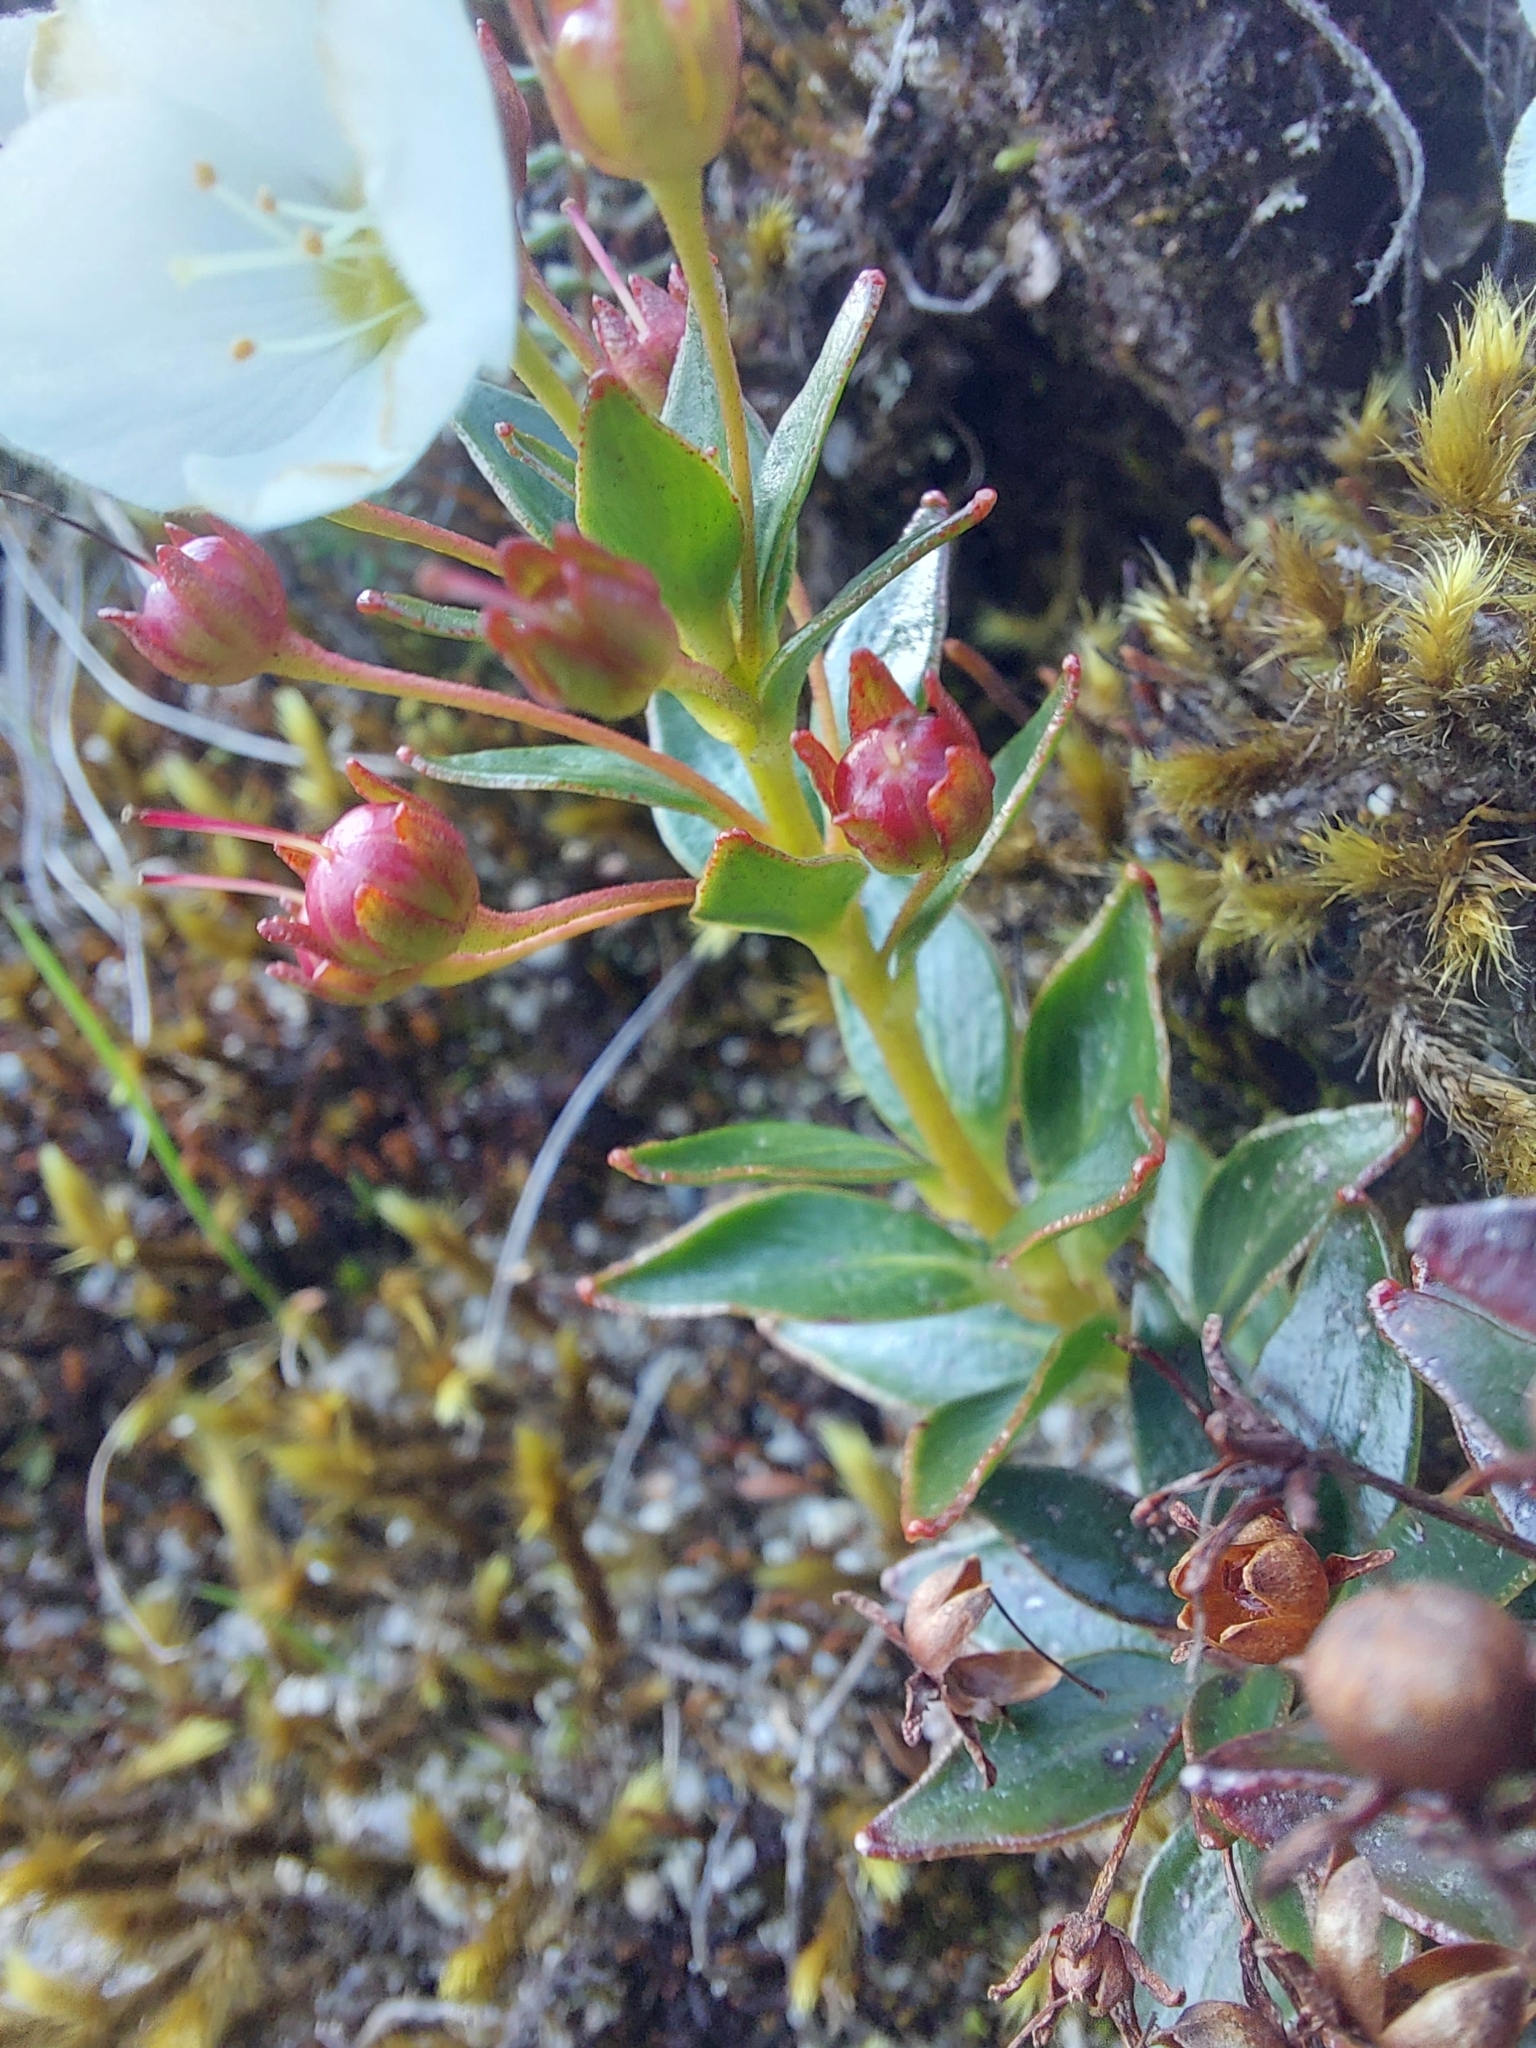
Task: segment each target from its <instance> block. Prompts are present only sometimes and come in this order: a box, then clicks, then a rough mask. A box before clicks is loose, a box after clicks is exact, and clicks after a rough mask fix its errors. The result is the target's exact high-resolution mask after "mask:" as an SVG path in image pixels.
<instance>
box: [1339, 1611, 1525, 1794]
mask: <svg viewBox="0 0 1536 2048" xmlns="http://www.w3.org/2000/svg"><path fill="white" fill-rule="evenodd" d="M1302 1680H1303V1683H1304V1685H1305V1687H1306V1692H1307V1698H1308V1701H1309V1702H1310V1704H1311V1707H1312V1711H1313V1713H1314V1714H1315V1715H1316V1716H1317V1718H1318V1720H1319V1722H1320V1723H1321V1724H1322V1727H1323V1730H1324V1732H1325V1734H1326V1735H1327V1736H1328V1739H1329V1741H1330V1742H1331V1743H1332V1744H1333V1746H1334V1748H1335V1749H1336V1750H1337V1751H1338V1754H1339V1756H1340V1758H1341V1759H1342V1760H1343V1762H1344V1763H1346V1764H1347V1765H1348V1766H1349V1768H1350V1769H1351V1770H1353V1771H1358V1772H1359V1773H1360V1774H1361V1776H1362V1777H1371V1778H1379V1779H1381V1780H1383V1781H1384V1782H1385V1783H1386V1784H1388V1785H1392V1786H1398V1787H1401V1788H1402V1789H1404V1790H1410V1791H1424V1792H1448V1793H1450V1794H1452V1795H1453V1796H1454V1797H1456V1798H1458V1799H1472V1798H1475V1797H1476V1796H1477V1795H1478V1794H1479V1793H1480V1792H1482V1791H1483V1790H1484V1789H1485V1788H1486V1787H1487V1786H1488V1785H1489V1784H1491V1783H1492V1781H1493V1780H1494V1779H1495V1778H1498V1777H1500V1776H1502V1775H1503V1774H1504V1773H1505V1772H1506V1771H1512V1770H1516V1769H1519V1768H1520V1767H1521V1766H1522V1765H1525V1764H1528V1763H1529V1762H1531V1761H1532V1759H1533V1756H1536V1685H1533V1683H1532V1678H1531V1672H1530V1668H1529V1660H1528V1655H1527V1646H1526V1639H1525V1635H1524V1632H1523V1631H1522V1629H1521V1628H1520V1627H1519V1625H1518V1623H1516V1622H1515V1621H1513V1620H1511V1618H1510V1617H1509V1615H1507V1614H1506V1613H1505V1612H1504V1611H1503V1609H1502V1608H1500V1607H1495V1606H1494V1604H1493V1603H1492V1601H1490V1600H1483V1599H1480V1598H1479V1597H1478V1596H1477V1595H1476V1594H1475V1593H1468V1592H1465V1591H1463V1590H1462V1588H1461V1587H1459V1586H1447V1585H1440V1584H1437V1583H1434V1582H1430V1581H1425V1582H1424V1583H1422V1584H1419V1585H1405V1586H1387V1587H1381V1588H1379V1589H1378V1590H1376V1591H1375V1592H1370V1593H1363V1594H1361V1595H1360V1597H1359V1598H1358V1599H1356V1600H1351V1601H1348V1602H1347V1603H1346V1604H1345V1605H1344V1606H1342V1607H1339V1608H1337V1609H1335V1611H1334V1612H1333V1613H1332V1614H1331V1615H1329V1617H1328V1619H1327V1620H1326V1621H1325V1622H1324V1623H1323V1626H1322V1627H1321V1628H1320V1629H1319V1630H1318V1632H1317V1634H1316V1635H1315V1636H1314V1637H1313V1638H1312V1641H1311V1643H1310V1644H1309V1645H1308V1648H1307V1652H1306V1656H1305V1658H1304V1659H1303V1662H1302Z"/></svg>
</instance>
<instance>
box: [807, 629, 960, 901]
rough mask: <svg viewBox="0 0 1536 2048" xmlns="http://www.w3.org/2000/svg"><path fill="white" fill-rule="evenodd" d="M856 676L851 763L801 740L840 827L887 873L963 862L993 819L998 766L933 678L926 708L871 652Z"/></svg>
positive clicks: (860, 657) (857, 658) (926, 687)
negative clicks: (919, 705) (922, 708)
mask: <svg viewBox="0 0 1536 2048" xmlns="http://www.w3.org/2000/svg"><path fill="white" fill-rule="evenodd" d="M851 670H852V677H851V681H850V684H849V689H848V731H849V734H850V738H849V742H848V750H847V752H846V753H845V754H844V755H843V758H842V759H841V760H840V761H834V760H833V759H832V756H831V755H830V754H829V753H828V752H827V750H826V748H825V747H824V746H822V744H821V743H820V741H819V740H817V739H815V738H813V737H812V735H811V734H810V733H807V732H798V733H796V734H795V737H794V748H795V752H796V753H797V754H798V755H799V757H800V759H801V761H802V762H803V763H804V764H805V766H806V768H807V769H808V770H809V772H810V775H811V778H812V780H813V781H814V782H815V784H816V788H817V791H818V793H819V794H820V796H821V799H822V802H823V803H825V805H826V806H827V809H828V810H829V811H830V812H831V814H832V822H833V824H834V825H836V826H837V828H838V829H839V831H840V832H841V833H842V834H843V837H844V838H845V839H846V840H847V841H848V844H849V845H850V846H852V847H855V848H856V849H857V850H858V851H859V852H860V853H862V854H863V856H864V858H865V859H866V860H867V861H868V862H869V864H870V866H871V867H873V868H878V869H879V870H880V872H881V873H882V874H886V875H915V874H918V873H920V872H921V871H922V870H923V869H925V868H938V867H944V866H946V865H947V864H948V863H949V862H950V861H955V860H963V859H964V858H965V856H966V854H968V853H970V852H971V851H972V850H973V848H974V847H975V846H976V845H977V844H978V842H979V841H980V839H981V837H982V834H983V833H984V832H985V831H986V829H987V827H988V825H989V824H991V822H992V789H993V775H992V766H991V763H990V762H989V761H988V760H987V757H986V755H985V754H984V753H983V752H982V751H981V746H980V743H979V742H978V740H977V738H976V735H975V733H974V732H973V731H972V729H971V724H970V721H969V719H967V718H966V716H965V714H964V712H963V711H962V710H961V709H960V707H959V705H958V704H956V703H955V702H954V700H953V699H952V698H951V697H950V696H949V695H948V693H947V692H946V691H945V689H944V687H943V685H942V684H941V683H940V681H939V679H938V677H937V675H935V674H933V673H931V672H930V674H929V675H928V676H926V677H925V678H924V681H923V693H924V695H925V697H926V698H927V700H928V710H927V711H926V712H922V711H919V710H918V709H917V708H916V706H915V705H913V704H912V703H910V702H909V701H908V699H907V696H906V694H905V692H904V691H903V690H902V688H901V685H900V684H899V683H898V682H897V681H896V679H895V677H894V676H893V675H892V674H891V672H890V670H889V669H888V668H887V667H886V665H885V663H884V662H883V661H881V660H880V658H879V656H878V655H875V654H872V653H871V652H870V651H869V649H868V648H866V647H861V648H859V649H858V650H857V651H856V652H855V653H854V656H853V659H852V663H851Z"/></svg>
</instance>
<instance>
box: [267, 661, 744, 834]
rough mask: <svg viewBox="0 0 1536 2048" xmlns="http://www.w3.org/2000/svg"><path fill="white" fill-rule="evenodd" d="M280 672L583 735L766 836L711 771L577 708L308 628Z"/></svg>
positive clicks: (275, 668) (277, 666)
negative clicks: (448, 675)
mask: <svg viewBox="0 0 1536 2048" xmlns="http://www.w3.org/2000/svg"><path fill="white" fill-rule="evenodd" d="M270 672H271V673H272V674H273V675H275V676H286V677H288V678H289V680H290V681H293V682H298V683H340V684H341V685H342V686H343V687H344V688H346V689H349V690H366V691H368V692H369V694H370V695H372V696H375V697H398V698H401V699H403V700H404V701H406V702H409V703H416V704H444V705H446V706H447V707H448V708H449V709H450V710H452V711H473V712H476V713H478V714H479V715H480V716H481V717H482V718H504V719H506V720H507V721H508V723H509V724H512V725H528V726H532V727H533V729H534V730H535V731H536V732H553V733H558V734H559V735H560V736H561V738H562V739H568V740H579V741H581V742H582V744H583V745H585V746H589V747H599V748H601V749H602V750H603V751H604V752H605V753H609V754H622V755H623V756H624V758H625V760H626V761H633V762H634V763H635V764H636V766H637V767H641V768H649V769H650V770H652V772H653V773H655V774H657V775H665V776H666V777H667V778H668V780H669V781H672V782H675V783H676V784H677V786H678V788H679V789H686V790H688V791H689V792H690V793H691V794H692V795H693V796H696V797H699V798H701V799H702V800H703V801H704V802H705V803H707V804H708V805H709V807H710V809H711V810H712V811H714V812H715V814H716V815H717V816H718V817H721V818H724V819H726V820H728V822H729V823H730V824H732V825H733V826H735V827H736V828H737V830H739V831H742V832H750V833H751V834H752V836H753V838H754V839H761V838H762V836H763V821H762V819H761V818H755V817H754V816H753V815H752V813H751V812H750V811H749V810H748V809H747V808H746V807H745V805H743V804H739V803H737V801H736V799H735V798H734V797H732V796H728V795H727V794H726V792H725V791H724V790H723V789H717V788H716V787H715V785H714V783H712V782H711V781H710V780H709V778H708V777H707V776H704V775H701V774H700V773H699V772H698V770H697V769H696V768H690V767H689V766H688V765H687V763H686V762H683V761H674V760H673V758H672V756H671V755H670V754H661V753H658V752H657V751H656V749H655V748H654V747H648V746H646V745H645V744H644V742H643V741H641V740H632V739H631V738H630V737H629V735H628V734H627V733H622V732H613V731H611V730H610V728H609V727H608V726H606V725H598V724H597V723H596V722H595V721H594V720H593V719H590V718H578V717H577V716H576V714H575V713H574V712H572V711H552V710H550V709H549V707H548V706H547V705H543V704H530V703H528V702H527V701H526V700H525V699H524V698H522V697H508V696H504V695H503V694H502V692H501V691H500V690H483V689H481V688H480V687H479V686H478V685H477V684H475V683H451V682H447V681H445V680H444V679H443V678H442V677H439V676H423V675H416V674H414V673H413V672H412V671H411V670H409V669H399V668H380V667H378V666H377V665H376V664H375V663H373V662H371V661H354V660H352V659H351V657H350V656H349V655H345V654H332V653H331V651H330V650H329V648H325V647H317V646H316V644H315V643H314V641H313V640H306V639H305V638H304V636H303V634H302V633H294V632H290V633H288V635H287V636H286V637H285V639H284V641H283V645H282V650H281V652H280V653H279V655H278V657H277V659H276V661H274V662H272V663H271V664H270Z"/></svg>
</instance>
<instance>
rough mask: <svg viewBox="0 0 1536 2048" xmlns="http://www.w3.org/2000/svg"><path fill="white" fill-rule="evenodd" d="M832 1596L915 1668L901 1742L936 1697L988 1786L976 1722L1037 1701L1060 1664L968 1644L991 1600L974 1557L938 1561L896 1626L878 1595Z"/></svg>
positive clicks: (918, 1734)
mask: <svg viewBox="0 0 1536 2048" xmlns="http://www.w3.org/2000/svg"><path fill="white" fill-rule="evenodd" d="M836 1598H837V1600H838V1601H839V1603H840V1604H841V1605H842V1606H844V1607H851V1608H853V1609H854V1611H855V1612H856V1613H858V1614H862V1615H863V1617H864V1619H865V1620H866V1621H870V1622H873V1623H874V1625H875V1627H876V1628H878V1629H883V1630H884V1631H885V1634H886V1637H887V1638H888V1640H889V1641H890V1642H892V1643H894V1644H895V1645H896V1648H897V1649H898V1650H901V1651H903V1652H904V1653H905V1654H906V1655H907V1656H908V1657H910V1658H911V1660H912V1662H913V1664H914V1665H915V1666H916V1669H915V1670H914V1671H913V1673H912V1675H911V1677H910V1678H909V1679H908V1680H907V1711H906V1713H905V1715H904V1716H903V1719H902V1724H901V1733H902V1740H903V1741H904V1742H906V1743H907V1744H908V1745H909V1746H914V1747H915V1745H916V1744H917V1743H918V1742H920V1741H921V1740H922V1734H923V1716H924V1714H925V1713H926V1712H927V1711H928V1708H929V1707H930V1706H931V1705H932V1703H933V1702H934V1701H935V1700H939V1701H941V1702H942V1703H943V1704H944V1706H945V1707H947V1708H948V1710H949V1714H950V1718H951V1719H952V1720H953V1722H954V1724H955V1726H956V1728H957V1729H958V1730H959V1731H960V1739H961V1741H962V1742H963V1743H964V1744H965V1746H966V1749H967V1751H968V1752H969V1753H970V1757H971V1761H972V1762H973V1763H974V1764H975V1766H976V1768H977V1770H978V1771H979V1772H980V1773H981V1776H982V1779H983V1781H984V1782H985V1783H986V1784H987V1785H988V1786H991V1785H994V1784H995V1783H996V1782H997V1771H996V1769H995V1767H994V1765H993V1763H992V1760H991V1759H990V1757H988V1755H987V1753H986V1751H985V1750H984V1749H983V1748H982V1746H981V1740H980V1737H979V1736H978V1734H977V1732H976V1730H977V1724H978V1723H983V1722H987V1721H995V1720H997V1719H998V1717H999V1716H1000V1714H1001V1713H1002V1710H1003V1708H1004V1707H1011V1706H1015V1705H1018V1704H1019V1703H1020V1702H1022V1701H1024V1700H1033V1699H1038V1698H1039V1697H1040V1695H1041V1694H1042V1693H1047V1692H1049V1691H1050V1690H1051V1688H1052V1686H1054V1685H1055V1684H1056V1682H1057V1680H1058V1679H1059V1678H1060V1677H1061V1676H1062V1670H1061V1666H1060V1665H1059V1664H1055V1663H1053V1662H1052V1661H1051V1659H1050V1658H1049V1657H1047V1656H1045V1655H1044V1654H1043V1653H1042V1652H1041V1651H1039V1650H968V1649H967V1648H966V1645H967V1644H968V1643H969V1642H970V1640H971V1638H972V1636H974V1634H975V1633H976V1630H977V1629H978V1628H979V1627H980V1625H981V1623H982V1621H983V1620H984V1619H985V1617H986V1616H987V1614H988V1613H989V1612H990V1611H991V1609H992V1607H993V1606H994V1605H995V1604H996V1603H995V1601H994V1598H993V1594H992V1588H991V1587H990V1586H984V1585H983V1584H982V1581H981V1560H980V1558H977V1557H968V1558H966V1559H965V1560H964V1561H963V1563H961V1564H958V1565H956V1564H946V1565H941V1566H940V1567H939V1569H938V1570H937V1571H933V1572H930V1573H929V1574H928V1576H927V1577H926V1578H925V1579H922V1580H920V1581H919V1582H918V1584H917V1585H916V1586H915V1587H914V1588H913V1590H912V1597H911V1598H910V1599H909V1600H908V1602H907V1613H906V1620H905V1622H904V1623H903V1624H900V1625H898V1624H897V1623H896V1622H895V1621H893V1620H892V1619H891V1617H890V1615H889V1614H887V1612H886V1611H885V1609H884V1608H883V1607H882V1606H881V1605H880V1603H879V1601H877V1600H870V1599H868V1598H867V1597H866V1596H865V1595H864V1594H862V1593H839V1594H837V1596H836Z"/></svg>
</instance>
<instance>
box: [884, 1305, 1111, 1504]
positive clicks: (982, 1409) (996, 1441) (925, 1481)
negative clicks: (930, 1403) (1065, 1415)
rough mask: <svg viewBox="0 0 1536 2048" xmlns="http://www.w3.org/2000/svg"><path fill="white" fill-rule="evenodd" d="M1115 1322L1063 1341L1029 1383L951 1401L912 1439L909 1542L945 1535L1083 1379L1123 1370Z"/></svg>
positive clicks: (904, 1482) (905, 1467)
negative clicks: (1032, 1429)
mask: <svg viewBox="0 0 1536 2048" xmlns="http://www.w3.org/2000/svg"><path fill="white" fill-rule="evenodd" d="M1114 1329H1115V1319H1114V1317H1113V1316H1095V1317H1094V1318H1092V1319H1091V1320H1090V1321H1089V1322H1086V1323H1084V1324H1082V1325H1081V1326H1080V1327H1079V1328H1078V1329H1075V1330H1069V1331H1067V1332H1066V1333H1065V1334H1064V1335H1062V1336H1061V1337H1059V1338H1058V1339H1057V1341H1056V1343H1055V1344H1054V1345H1053V1346H1052V1347H1051V1349H1050V1351H1049V1352H1048V1353H1047V1354H1046V1356H1045V1357H1044V1358H1042V1359H1041V1361H1040V1364H1039V1366H1038V1367H1037V1368H1036V1371H1035V1372H1034V1374H1033V1375H1032V1376H1031V1378H1029V1379H1028V1380H1025V1381H1023V1382H1015V1383H1013V1384H1011V1385H1006V1386H1001V1387H993V1388H991V1389H989V1390H988V1391H986V1392H984V1393H978V1394H969V1395H966V1396H964V1397H962V1398H960V1399H957V1400H951V1401H946V1402H945V1403H944V1404H943V1406H942V1407H938V1408H935V1409H934V1411H933V1413H932V1414H931V1415H930V1416H928V1418H927V1419H926V1420H925V1421H923V1422H920V1423H919V1424H918V1426H917V1427H916V1429H914V1430H913V1431H912V1433H911V1435H910V1436H909V1437H908V1438H907V1446H906V1453H905V1456H904V1458H903V1461H902V1475H901V1519H902V1524H903V1526H904V1528H905V1530H906V1534H907V1538H908V1541H910V1542H917V1541H919V1540H920V1539H922V1538H924V1537H932V1536H942V1535H943V1533H944V1531H945V1530H946V1529H948V1528H950V1527H952V1526H953V1524H954V1523H955V1522H956V1521H958V1520H959V1518H960V1516H961V1515H963V1514H964V1513H965V1511H966V1509H967V1508H968V1507H969V1506H970V1505H971V1503H972V1501H973V1500H974V1499H975V1498H976V1494H977V1490H978V1489H979V1488H980V1486H981V1484H982V1482H983V1481H984V1480H985V1479H986V1477H987V1475H988V1474H989V1473H990V1472H991V1471H993V1470H994V1468H995V1467H996V1466H997V1464H998V1463H999V1461H1000V1460H1001V1459H1002V1457H1003V1456H1004V1455H1005V1453H1006V1452H1007V1450H1008V1447H1009V1445H1010V1444H1012V1442H1013V1441H1014V1439H1015V1438H1016V1437H1017V1436H1018V1435H1019V1433H1020V1431H1021V1430H1022V1429H1024V1428H1025V1426H1026V1425H1027V1424H1028V1422H1029V1420H1030V1418H1031V1417H1032V1416H1034V1415H1035V1414H1037V1413H1038V1412H1039V1410H1040V1409H1041V1408H1043V1407H1044V1406H1045V1405H1046V1404H1047V1403H1048V1402H1050V1401H1054V1400H1057V1399H1058V1398H1059V1397H1060V1396H1061V1395H1062V1394H1064V1393H1065V1392H1066V1391H1067V1390H1068V1388H1069V1387H1071V1386H1072V1385H1073V1384H1074V1383H1075V1382H1076V1381H1077V1380H1079V1379H1081V1378H1082V1377H1083V1376H1084V1374H1086V1373H1089V1372H1095V1371H1101V1370H1110V1371H1114V1370H1116V1369H1117V1368H1118V1367H1119V1365H1120V1362H1121V1359H1122V1356H1123V1354H1122V1353H1121V1352H1120V1351H1119V1350H1118V1349H1117V1348H1116V1347H1115V1345H1113V1344H1112V1343H1111V1342H1110V1339H1111V1337H1112V1336H1113V1334H1114Z"/></svg>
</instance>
